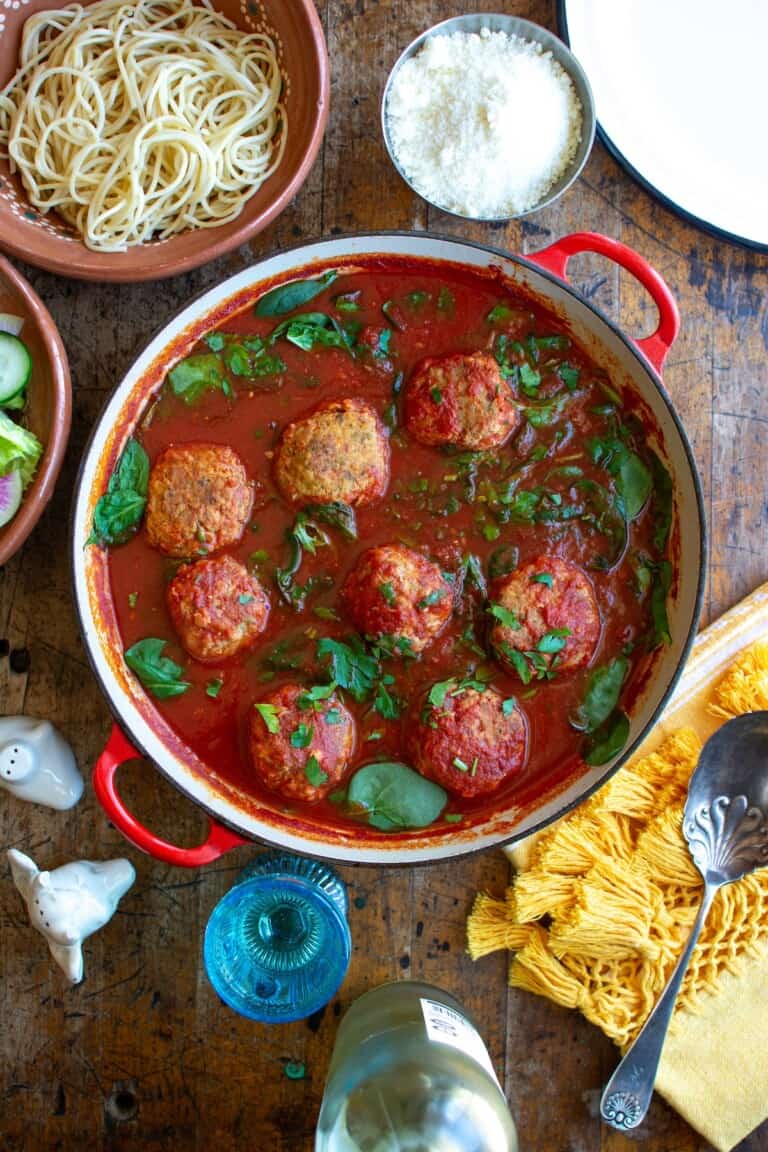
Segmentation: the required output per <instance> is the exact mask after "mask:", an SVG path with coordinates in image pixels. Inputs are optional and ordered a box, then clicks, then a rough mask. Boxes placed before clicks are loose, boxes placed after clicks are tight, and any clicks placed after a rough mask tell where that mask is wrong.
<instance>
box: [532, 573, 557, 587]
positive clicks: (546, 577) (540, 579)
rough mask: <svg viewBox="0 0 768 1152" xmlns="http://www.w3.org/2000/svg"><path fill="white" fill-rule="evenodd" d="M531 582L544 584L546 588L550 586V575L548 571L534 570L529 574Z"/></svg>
mask: <svg viewBox="0 0 768 1152" xmlns="http://www.w3.org/2000/svg"><path fill="white" fill-rule="evenodd" d="M531 584H544V585H545V586H546V587H547V588H551V587H552V576H551V574H550V573H549V572H536V573H535V574H534V575H533V576H531Z"/></svg>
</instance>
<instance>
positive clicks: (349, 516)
mask: <svg viewBox="0 0 768 1152" xmlns="http://www.w3.org/2000/svg"><path fill="white" fill-rule="evenodd" d="M306 511H307V512H308V513H309V515H310V516H312V517H314V519H315V520H320V521H321V522H322V523H323V524H328V525H329V526H330V527H331V528H338V529H339V531H341V532H342V533H343V534H344V535H345V536H346V537H347V539H348V540H357V519H356V517H355V510H354V508H352V507H350V505H349V504H343V503H342V502H341V501H340V500H334V501H332V502H331V503H330V504H308V505H307V507H306Z"/></svg>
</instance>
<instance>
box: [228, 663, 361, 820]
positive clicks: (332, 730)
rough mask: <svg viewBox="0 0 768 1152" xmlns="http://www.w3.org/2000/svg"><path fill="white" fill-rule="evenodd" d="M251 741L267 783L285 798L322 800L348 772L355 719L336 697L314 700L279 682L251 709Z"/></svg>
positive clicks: (257, 765)
mask: <svg viewBox="0 0 768 1152" xmlns="http://www.w3.org/2000/svg"><path fill="white" fill-rule="evenodd" d="M249 743H250V750H251V763H252V764H253V768H254V771H255V772H256V775H257V776H258V777H259V780H260V781H261V783H262V784H264V785H265V787H267V788H269V789H270V790H271V791H272V792H278V793H279V794H280V795H281V796H284V797H286V799H289V800H322V798H323V797H324V796H326V795H327V794H328V793H329V792H332V791H333V789H334V788H337V787H338V785H339V784H340V783H341V781H342V779H343V777H344V773H345V772H346V770H347V765H348V764H349V761H350V758H351V756H352V753H353V751H354V747H355V722H354V720H353V718H352V716H351V715H350V713H349V712H348V711H347V709H346V708H345V707H344V705H343V704H342V703H341V701H340V700H339V699H338V697H337V696H335V695H331V696H329V697H328V699H327V700H317V701H313V700H312V699H311V696H310V694H309V693H308V692H307V690H306V689H305V688H302V687H301V685H300V684H283V685H282V686H281V687H280V688H276V689H275V690H274V692H271V693H270V694H269V695H268V696H265V697H263V699H261V700H257V701H256V703H255V704H254V706H253V708H252V709H251V715H250V732H249Z"/></svg>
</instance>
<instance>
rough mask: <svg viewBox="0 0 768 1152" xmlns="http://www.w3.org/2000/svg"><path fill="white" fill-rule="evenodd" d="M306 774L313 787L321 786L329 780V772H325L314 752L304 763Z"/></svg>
mask: <svg viewBox="0 0 768 1152" xmlns="http://www.w3.org/2000/svg"><path fill="white" fill-rule="evenodd" d="M304 775H305V776H306V778H307V780H308V781H309V783H310V784H311V785H312V787H313V788H319V787H320V786H321V785H322V784H325V783H326V782H327V780H328V774H327V772H323V769H322V768H321V766H320V761H319V760H318V758H317V756H315V755H314V754H310V755H309V756H308V757H307V762H306V764H305V765H304Z"/></svg>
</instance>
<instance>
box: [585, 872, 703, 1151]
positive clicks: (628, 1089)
mask: <svg viewBox="0 0 768 1152" xmlns="http://www.w3.org/2000/svg"><path fill="white" fill-rule="evenodd" d="M719 887H720V885H719V884H711V883H708V884H707V885H706V886H705V888H704V898H703V900H702V902H701V907H700V908H699V914H698V916H697V917H696V921H695V923H694V925H693V928H692V929H691V934H690V936H689V937H688V943H687V944H686V946H685V950H684V951H683V953H682V955H681V957H680V959H679V960H678V962H677V964H676V965H675V970H674V972H673V973H672V975H671V976H670V978H669V980H668V982H667V986H666V988H665V989H664V991H663V992H662V994H661V996H660V997H659V999H658V1001H657V1002H656V1006H655V1007H654V1009H653V1011H652V1012H651V1014H650V1016H649V1017H648V1019H647V1020H646V1022H645V1024H644V1025H643V1027H642V1030H641V1031H640V1032H639V1033H638V1035H637V1037H636V1038H635V1042H634V1044H633V1045H632V1046H631V1048H630V1049H629V1050H628V1051H627V1052H626V1054H625V1055H624V1057H623V1059H622V1060H621V1062H620V1063H619V1066H618V1067H617V1069H616V1071H615V1072H614V1074H613V1076H611V1078H610V1080H609V1081H608V1084H607V1086H606V1089H605V1091H604V1092H603V1098H602V1100H601V1101H600V1115H601V1116H602V1118H603V1120H605V1121H606V1123H608V1124H611V1125H612V1126H613V1127H614V1128H618V1130H619V1131H620V1132H626V1131H627V1130H628V1129H630V1128H636V1127H637V1125H638V1124H640V1123H641V1121H642V1119H643V1117H644V1116H645V1114H646V1112H647V1111H648V1105H649V1104H650V1102H651V1096H652V1095H653V1085H654V1081H655V1080H656V1070H657V1068H658V1067H659V1060H660V1059H661V1050H662V1048H663V1047H664V1039H665V1037H666V1035H667V1028H668V1027H669V1021H670V1018H671V1016H672V1011H673V1009H674V1007H675V1000H676V999H677V993H678V991H679V989H680V984H681V982H682V979H683V976H684V975H685V970H686V968H687V967H688V961H689V960H690V958H691V953H692V952H693V950H694V948H695V947H696V941H697V940H698V938H699V933H700V932H701V929H702V927H703V925H704V921H705V920H706V918H707V913H708V912H709V909H710V907H711V905H712V901H713V899H714V896H715V892H716V891H717V889H718V888H719Z"/></svg>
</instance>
